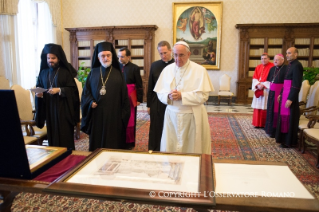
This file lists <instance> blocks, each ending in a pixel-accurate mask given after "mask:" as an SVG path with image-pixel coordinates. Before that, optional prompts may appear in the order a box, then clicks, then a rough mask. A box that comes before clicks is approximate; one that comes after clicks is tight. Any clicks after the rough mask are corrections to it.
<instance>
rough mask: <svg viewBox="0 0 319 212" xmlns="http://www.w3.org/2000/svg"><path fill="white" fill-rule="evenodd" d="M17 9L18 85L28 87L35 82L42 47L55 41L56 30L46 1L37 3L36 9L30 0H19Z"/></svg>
mask: <svg viewBox="0 0 319 212" xmlns="http://www.w3.org/2000/svg"><path fill="white" fill-rule="evenodd" d="M18 9H19V13H18V15H17V16H18V33H17V34H18V38H19V55H20V68H21V72H20V79H21V84H20V85H21V86H22V87H24V88H25V89H29V88H32V87H33V86H35V84H36V77H37V76H38V74H39V70H40V55H41V52H42V49H43V47H44V45H45V44H46V43H55V42H56V32H55V28H54V27H53V24H52V18H51V14H50V11H49V8H48V5H47V3H45V2H43V3H39V4H38V9H37V7H36V4H35V3H34V2H32V1H31V0H20V1H19V8H18ZM37 13H38V15H37Z"/></svg>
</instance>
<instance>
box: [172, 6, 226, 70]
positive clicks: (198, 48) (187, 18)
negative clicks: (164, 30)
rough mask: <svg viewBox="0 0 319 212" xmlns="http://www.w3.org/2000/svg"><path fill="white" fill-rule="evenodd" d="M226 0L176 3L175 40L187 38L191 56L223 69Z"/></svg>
mask: <svg viewBox="0 0 319 212" xmlns="http://www.w3.org/2000/svg"><path fill="white" fill-rule="evenodd" d="M221 29H222V2H196V3H189V2H187V3H173V42H174V43H176V42H178V41H185V42H186V43H187V44H188V45H189V47H190V51H191V56H190V60H191V61H193V62H196V63H198V64H200V65H202V66H204V67H205V68H206V69H209V70H213V69H216V70H219V69H220V54H221Z"/></svg>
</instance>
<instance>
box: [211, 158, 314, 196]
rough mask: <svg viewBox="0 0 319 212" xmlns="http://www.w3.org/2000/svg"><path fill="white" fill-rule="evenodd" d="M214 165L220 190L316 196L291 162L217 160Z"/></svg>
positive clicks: (265, 194)
mask: <svg viewBox="0 0 319 212" xmlns="http://www.w3.org/2000/svg"><path fill="white" fill-rule="evenodd" d="M214 168H215V172H214V173H215V179H216V189H215V192H216V193H235V194H237V193H238V194H251V193H254V194H256V195H257V196H263V197H285V196H286V197H292V198H303V199H314V197H313V196H312V195H311V194H310V193H309V191H308V190H307V189H306V188H305V187H304V186H303V185H302V183H301V182H300V181H299V180H298V178H297V177H296V176H295V175H294V174H293V173H292V171H291V170H290V169H289V167H288V166H275V165H250V164H231V163H214ZM287 195H288V196H287Z"/></svg>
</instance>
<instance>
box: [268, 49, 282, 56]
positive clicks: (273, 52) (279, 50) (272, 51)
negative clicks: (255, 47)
mask: <svg viewBox="0 0 319 212" xmlns="http://www.w3.org/2000/svg"><path fill="white" fill-rule="evenodd" d="M281 53H282V49H281V48H271V49H268V55H269V56H275V55H276V54H281Z"/></svg>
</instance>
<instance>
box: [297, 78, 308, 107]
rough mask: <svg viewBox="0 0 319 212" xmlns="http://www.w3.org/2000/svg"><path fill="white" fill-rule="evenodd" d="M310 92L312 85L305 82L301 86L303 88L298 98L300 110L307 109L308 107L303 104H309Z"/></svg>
mask: <svg viewBox="0 0 319 212" xmlns="http://www.w3.org/2000/svg"><path fill="white" fill-rule="evenodd" d="M309 90H310V84H309V81H308V80H304V81H303V82H302V84H301V88H300V92H299V96H298V101H299V107H300V109H305V107H306V105H305V104H302V103H306V102H307V97H308V94H309Z"/></svg>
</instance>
